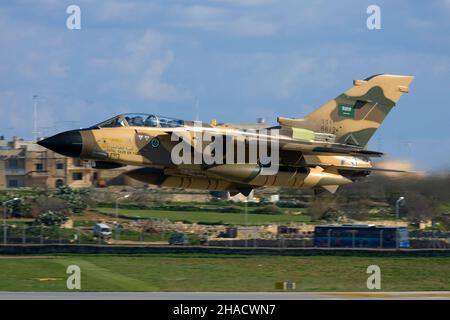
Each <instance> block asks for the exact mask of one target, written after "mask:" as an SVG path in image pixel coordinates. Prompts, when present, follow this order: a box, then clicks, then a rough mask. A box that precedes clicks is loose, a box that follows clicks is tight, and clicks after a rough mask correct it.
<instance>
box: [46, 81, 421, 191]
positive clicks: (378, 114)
mask: <svg viewBox="0 0 450 320" xmlns="http://www.w3.org/2000/svg"><path fill="white" fill-rule="evenodd" d="M413 79H414V77H412V76H403V75H390V74H379V75H374V76H371V77H369V78H366V79H364V80H355V81H354V82H353V86H352V87H351V88H350V89H348V90H347V91H345V92H344V93H342V94H340V95H339V96H337V97H336V98H334V99H332V100H330V101H328V102H326V103H325V104H323V105H322V106H321V107H319V108H318V109H316V110H315V111H313V112H312V113H310V114H308V115H306V116H305V117H304V118H285V117H278V119H277V122H278V125H275V126H269V125H264V124H253V125H239V124H226V123H217V122H216V121H212V122H211V123H199V122H195V121H188V120H179V119H173V118H168V117H163V116H157V115H153V114H121V115H118V116H115V117H113V118H111V119H109V120H106V121H104V122H101V123H99V124H96V125H94V126H92V127H89V128H85V129H80V130H71V131H66V132H62V133H59V134H56V135H54V136H52V137H49V138H46V139H44V140H41V141H39V142H38V144H39V145H41V146H44V147H46V148H48V149H50V150H53V151H55V152H57V153H60V154H62V155H65V156H69V157H76V158H81V159H83V160H87V161H89V160H90V161H92V163H93V167H94V168H98V169H112V168H117V167H122V166H126V165H130V166H138V167H139V168H137V169H133V170H130V171H128V172H127V175H129V176H130V177H132V178H134V179H137V180H139V181H142V182H145V183H148V184H152V185H158V186H163V187H171V188H183V189H202V190H210V191H216V190H220V191H229V192H230V193H232V194H235V193H242V194H244V195H248V194H249V193H250V192H251V191H252V190H253V189H255V188H260V187H267V186H270V187H290V188H312V189H314V190H315V191H317V192H322V191H323V190H327V191H329V192H332V193H334V192H336V190H337V189H338V187H339V186H342V185H345V184H349V183H352V182H354V181H356V180H359V179H361V178H364V177H366V176H367V175H369V174H370V173H371V172H373V171H377V170H386V169H381V168H376V167H374V166H373V165H372V161H371V158H374V157H381V156H383V153H381V152H378V151H371V150H368V148H367V144H368V142H369V140H370V138H371V137H372V136H373V134H374V133H375V131H376V130H377V129H378V127H379V126H380V125H381V123H382V122H383V120H384V119H385V117H386V116H387V114H388V113H389V112H390V111H391V109H392V108H393V107H394V105H395V104H396V103H397V102H398V100H399V99H400V97H401V96H402V95H403V94H404V93H407V92H408V91H409V85H410V84H411V82H412V81H413ZM204 135H209V139H205V136H204ZM212 137H213V138H212ZM219 138H220V139H219ZM224 141H226V143H225V142H224ZM255 141H256V144H254V142H255ZM219 142H221V146H219ZM213 144H214V145H213ZM212 145H213V146H212ZM255 145H256V149H255V148H253V149H252V147H255ZM261 146H263V147H264V146H265V147H267V146H268V147H267V148H266V149H267V150H268V153H267V157H265V158H266V160H267V158H270V162H269V163H267V161H266V162H264V161H262V160H264V159H263V156H262V155H261V153H260V152H256V155H255V154H252V152H251V151H252V150H261V149H263V148H262V147H261ZM238 150H244V155H239V152H238ZM190 151H192V153H189V152H190ZM206 151H209V157H202V156H200V157H198V155H199V154H200V153H202V152H206ZM188 153H189V154H188ZM253 153H255V152H253ZM269 154H270V156H269ZM274 154H277V157H272V156H273V155H274ZM211 158H213V160H214V161H211ZM180 159H181V160H183V159H184V160H185V161H180ZM268 167H270V168H272V169H273V168H275V170H267V168H268ZM389 171H397V170H395V169H393V170H389Z"/></svg>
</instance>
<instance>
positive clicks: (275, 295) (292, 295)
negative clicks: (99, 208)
mask: <svg viewBox="0 0 450 320" xmlns="http://www.w3.org/2000/svg"><path fill="white" fill-rule="evenodd" d="M385 299H387V300H450V291H420V292H236V293H231V292H0V300H222V301H224V300H385Z"/></svg>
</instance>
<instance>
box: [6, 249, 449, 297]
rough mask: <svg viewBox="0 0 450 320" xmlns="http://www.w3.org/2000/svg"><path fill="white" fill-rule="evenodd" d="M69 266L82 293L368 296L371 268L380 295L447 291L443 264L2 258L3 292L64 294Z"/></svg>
mask: <svg viewBox="0 0 450 320" xmlns="http://www.w3.org/2000/svg"><path fill="white" fill-rule="evenodd" d="M72 264H75V265H78V266H80V267H81V277H82V278H81V285H82V290H83V291H276V290H275V283H276V282H278V281H286V280H290V281H294V282H296V284H297V291H367V288H366V281H367V277H368V275H367V274H366V269H367V267H368V266H369V265H372V264H375V265H378V266H380V268H381V273H382V281H381V285H382V290H383V291H417V290H424V291H428V290H436V291H439V290H450V258H445V257H442V258H436V257H414V258H410V257H326V256H312V257H294V256H241V255H232V256H230V255H228V256H225V255H212V254H201V255H199V254H197V255H196V254H178V255H174V254H151V255H142V256H135V255H134V256H113V255H79V256H75V255H65V256H63V255H61V256H43V257H42V256H39V257H37V256H36V257H33V256H26V257H0V268H1V270H2V272H1V273H0V291H67V289H66V279H67V275H66V268H67V266H69V265H72ZM46 278H47V279H48V278H53V279H51V280H50V281H40V280H39V279H46Z"/></svg>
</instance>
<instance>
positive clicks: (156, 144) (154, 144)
mask: <svg viewBox="0 0 450 320" xmlns="http://www.w3.org/2000/svg"><path fill="white" fill-rule="evenodd" d="M150 144H151V146H152V147H153V148H158V147H159V145H160V144H161V142H160V141H159V139H158V138H153V139H152V140H150Z"/></svg>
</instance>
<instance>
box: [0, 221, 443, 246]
mask: <svg viewBox="0 0 450 320" xmlns="http://www.w3.org/2000/svg"><path fill="white" fill-rule="evenodd" d="M171 234H173V233H172V232H145V231H144V230H129V229H122V228H120V227H117V228H113V229H112V235H111V237H108V238H103V237H96V236H95V235H94V233H93V229H92V227H75V228H73V229H63V228H59V227H46V226H34V225H32V226H30V225H25V224H22V225H2V226H1V228H0V245H1V244H4V245H13V244H16V245H17V244H21V245H26V244H41V245H47V244H74V245H81V244H108V245H112V246H113V245H123V244H128V245H133V244H136V245H143V244H145V245H167V244H168V243H169V239H170V236H171ZM187 236H188V241H187V243H186V244H184V245H204V246H214V247H229V248H234V247H236V248H238V247H239V248H252V247H253V248H313V247H314V241H313V238H312V237H311V236H288V237H287V236H283V235H280V236H279V237H278V238H276V239H258V238H255V237H251V238H248V239H239V238H228V239H227V238H211V237H204V236H199V235H196V234H187ZM409 241H410V247H411V248H415V249H427V248H429V249H444V248H450V232H439V231H434V232H433V231H426V232H415V231H412V232H410V239H409ZM380 243H381V242H380ZM322 247H323V246H322ZM325 247H327V246H325ZM329 247H335V246H334V245H330V246H329ZM347 247H348V248H368V247H370V246H366V245H365V244H364V243H355V242H353V243H352V245H348V246H347ZM371 248H373V247H371ZM379 248H380V249H383V248H384V247H383V246H382V245H381V246H380V247H379Z"/></svg>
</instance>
